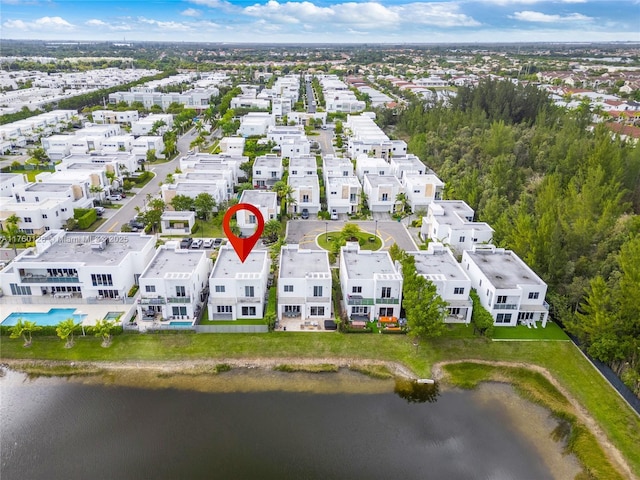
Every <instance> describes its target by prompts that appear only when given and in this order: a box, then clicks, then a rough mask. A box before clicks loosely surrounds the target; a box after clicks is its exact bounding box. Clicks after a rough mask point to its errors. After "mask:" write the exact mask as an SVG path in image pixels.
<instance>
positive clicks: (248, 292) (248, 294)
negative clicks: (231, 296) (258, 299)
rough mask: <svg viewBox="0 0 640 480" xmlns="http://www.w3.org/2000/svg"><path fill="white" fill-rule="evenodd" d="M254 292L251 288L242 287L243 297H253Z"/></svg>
mask: <svg viewBox="0 0 640 480" xmlns="http://www.w3.org/2000/svg"><path fill="white" fill-rule="evenodd" d="M253 294H254V291H253V286H246V287H244V296H245V297H253Z"/></svg>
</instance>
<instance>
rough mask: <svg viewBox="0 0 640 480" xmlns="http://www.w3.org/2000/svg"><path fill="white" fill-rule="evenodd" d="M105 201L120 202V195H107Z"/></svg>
mask: <svg viewBox="0 0 640 480" xmlns="http://www.w3.org/2000/svg"><path fill="white" fill-rule="evenodd" d="M107 200H111V201H112V202H117V201H119V200H122V195H120V194H119V193H114V194H112V195H107Z"/></svg>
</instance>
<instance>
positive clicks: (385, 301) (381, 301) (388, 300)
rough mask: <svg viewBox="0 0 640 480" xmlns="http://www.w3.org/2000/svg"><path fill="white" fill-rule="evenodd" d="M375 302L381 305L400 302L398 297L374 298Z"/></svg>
mask: <svg viewBox="0 0 640 480" xmlns="http://www.w3.org/2000/svg"><path fill="white" fill-rule="evenodd" d="M376 303H377V304H382V305H398V304H399V303H400V299H399V298H376Z"/></svg>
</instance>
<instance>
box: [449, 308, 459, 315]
mask: <svg viewBox="0 0 640 480" xmlns="http://www.w3.org/2000/svg"><path fill="white" fill-rule="evenodd" d="M459 314H460V309H459V308H458V307H453V308H450V309H449V315H459Z"/></svg>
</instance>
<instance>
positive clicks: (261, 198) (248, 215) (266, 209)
mask: <svg viewBox="0 0 640 480" xmlns="http://www.w3.org/2000/svg"><path fill="white" fill-rule="evenodd" d="M239 203H248V204H250V205H253V206H254V207H257V208H258V210H259V211H260V214H261V215H262V219H263V220H264V223H267V222H268V221H269V220H275V219H277V218H278V196H277V194H276V192H265V191H262V190H244V191H243V192H242V194H241V195H240V201H239ZM236 220H237V222H238V228H240V231H241V232H242V234H243V235H246V236H251V235H253V232H255V230H256V227H257V226H258V220H257V218H256V216H255V215H254V214H253V213H252V212H250V211H249V210H239V211H238V212H237V213H236Z"/></svg>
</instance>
